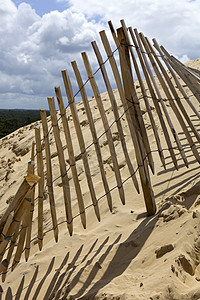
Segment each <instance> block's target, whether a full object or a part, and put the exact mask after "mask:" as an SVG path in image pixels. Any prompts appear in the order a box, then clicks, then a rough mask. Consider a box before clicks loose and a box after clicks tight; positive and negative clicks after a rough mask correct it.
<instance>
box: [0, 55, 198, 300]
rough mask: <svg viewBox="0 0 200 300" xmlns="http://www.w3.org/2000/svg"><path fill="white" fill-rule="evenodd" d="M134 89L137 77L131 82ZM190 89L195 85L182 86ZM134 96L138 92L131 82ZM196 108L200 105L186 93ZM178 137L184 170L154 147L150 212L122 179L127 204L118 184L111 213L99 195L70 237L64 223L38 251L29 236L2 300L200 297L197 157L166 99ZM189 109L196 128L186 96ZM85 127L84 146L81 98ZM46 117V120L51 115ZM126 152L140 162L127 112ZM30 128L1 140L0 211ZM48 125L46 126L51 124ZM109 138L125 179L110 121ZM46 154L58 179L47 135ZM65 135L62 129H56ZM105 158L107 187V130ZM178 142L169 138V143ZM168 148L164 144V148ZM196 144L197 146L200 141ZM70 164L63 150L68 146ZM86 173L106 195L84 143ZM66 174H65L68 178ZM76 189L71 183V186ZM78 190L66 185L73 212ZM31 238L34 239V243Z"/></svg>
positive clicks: (18, 175) (25, 156) (20, 171)
mask: <svg viewBox="0 0 200 300" xmlns="http://www.w3.org/2000/svg"><path fill="white" fill-rule="evenodd" d="M187 65H189V66H191V67H192V68H196V69H200V64H199V59H197V60H194V61H190V62H188V64H187ZM135 85H136V86H137V83H135ZM185 89H186V91H187V92H188V94H191V92H190V91H189V90H188V88H187V87H185ZM137 92H138V95H140V94H141V91H140V88H137ZM114 94H115V96H116V99H117V101H118V109H119V112H120V115H121V114H122V113H123V109H122V105H121V102H120V100H119V95H118V91H117V90H115V91H114ZM102 99H103V104H104V107H105V110H106V114H107V117H108V119H109V122H110V123H111V122H112V120H113V112H112V111H111V106H110V101H109V98H108V95H107V93H104V94H102ZM191 99H192V101H193V103H195V106H196V108H197V109H198V110H199V103H198V102H197V100H195V98H194V97H192V98H191ZM89 103H90V106H91V109H92V113H93V116H94V120H95V126H96V128H97V133H98V136H100V135H101V134H102V133H103V131H104V129H103V127H102V121H101V119H100V117H99V114H98V111H97V109H96V101H95V99H94V98H93V99H91V100H90V102H89ZM150 104H151V109H152V112H153V115H154V118H155V121H156V124H157V126H158V131H159V133H160V136H161V139H162V140H161V142H162V143H163V145H164V144H165V142H164V137H163V133H162V130H161V128H160V125H159V124H158V117H157V115H156V112H155V109H154V106H153V104H152V103H150ZM166 105H167V107H168V111H169V113H170V117H171V118H172V120H173V122H174V124H175V126H176V130H177V132H178V134H179V138H180V140H181V142H182V144H183V146H184V149H185V153H186V157H187V159H188V161H189V168H186V167H185V165H184V164H183V161H182V160H181V157H180V154H179V153H178V151H176V157H177V160H178V165H179V170H178V171H177V170H175V168H174V165H173V163H172V161H171V157H170V156H169V153H168V151H167V150H164V156H165V157H166V170H164V168H163V167H162V165H161V162H160V159H159V156H158V153H157V151H154V152H153V158H154V161H155V170H156V173H155V175H152V174H151V180H152V186H153V190H154V194H155V199H156V204H157V212H156V214H155V215H154V216H151V217H147V215H146V209H145V204H144V200H143V195H142V193H140V194H137V191H136V189H135V187H134V185H133V182H132V180H131V179H129V180H127V182H126V183H125V184H124V189H125V195H126V205H125V206H123V205H122V203H121V201H120V198H119V194H118V190H117V189H114V190H113V191H112V200H113V211H112V213H110V212H109V208H108V205H107V202H106V198H105V197H104V198H102V199H101V201H99V207H100V214H101V222H100V223H99V222H98V220H97V218H96V216H95V214H94V211H93V208H92V207H91V208H88V209H87V210H86V218H87V229H86V230H84V229H83V228H82V226H81V222H80V218H78V217H77V218H76V219H75V220H74V234H73V236H72V237H70V236H69V234H68V230H67V226H66V224H61V225H59V241H58V243H55V241H54V238H53V231H52V230H51V231H49V232H47V233H46V234H45V237H44V247H43V249H42V251H41V252H40V251H39V250H38V245H37V243H36V242H35V243H34V241H33V245H32V248H31V254H30V258H29V261H28V262H27V263H26V262H25V259H24V256H23V258H22V260H21V262H20V263H19V264H18V266H17V267H16V268H15V269H14V271H13V272H9V273H8V275H7V278H6V281H5V283H2V288H3V290H4V292H3V296H2V299H11V295H12V296H13V297H15V299H102V300H103V299H113V300H114V299H134V300H137V299H138V300H142V299H144V300H146V299H151V300H157V299H159V300H164V299H177V300H178V299H181V300H188V299H200V288H199V284H200V283H199V281H200V222H199V220H200V183H199V164H198V162H197V161H196V159H195V158H194V156H193V153H192V151H191V150H190V147H189V146H188V144H187V141H186V138H185V136H184V134H183V133H182V131H181V129H180V125H179V124H178V121H177V120H176V117H175V115H174V114H173V112H172V110H171V108H170V107H169V104H168V102H166ZM184 105H185V107H186V109H187V112H188V114H189V116H190V118H191V119H192V121H193V123H194V124H195V126H196V128H197V129H199V120H198V119H197V117H195V116H194V113H193V112H192V111H191V109H190V107H189V106H188V105H187V104H186V103H185V102H184ZM77 109H78V114H79V118H80V123H81V128H82V132H83V135H84V139H85V141H86V146H89V145H90V143H91V140H92V138H91V133H90V131H89V125H88V122H87V119H86V115H85V110H84V107H83V103H82V102H80V103H77ZM141 109H142V113H143V118H144V120H145V126H146V129H147V132H148V136H149V140H150V142H151V147H152V150H155V149H156V143H155V139H154V136H153V131H152V128H151V123H150V121H149V118H148V115H147V112H146V108H145V105H144V104H143V103H142V100H141ZM67 113H68V120H69V124H70V130H71V134H72V139H73V143H74V149H75V156H76V163H77V169H78V176H79V181H80V185H81V188H82V192H83V198H84V202H85V205H89V204H90V203H91V202H90V201H91V200H90V197H89V192H88V187H87V184H86V179H85V174H84V170H83V166H82V162H81V160H80V157H79V153H80V149H79V146H78V141H77V137H76V133H75V130H74V128H73V123H72V120H71V115H70V113H69V111H68V112H67ZM49 120H50V119H49ZM122 124H123V129H124V134H125V140H126V144H127V147H128V150H129V155H130V157H131V160H132V162H133V165H134V168H135V169H136V167H137V166H136V161H135V153H134V150H133V146H132V142H131V138H130V134H129V131H128V127H127V123H126V120H125V118H124V119H123V118H122ZM35 125H40V122H39V121H38V122H37V123H36V124H31V125H28V126H26V127H24V128H21V129H19V130H17V131H15V132H14V133H12V134H10V135H9V136H7V137H5V138H3V139H2V140H0V200H1V211H0V213H1V214H2V213H3V212H4V211H5V209H6V208H7V206H8V205H9V203H10V201H11V200H12V197H13V196H14V195H15V193H16V190H17V188H18V187H19V185H20V183H21V182H22V180H23V177H24V175H25V172H26V166H27V162H28V161H29V160H30V149H31V143H32V141H33V140H34V127H35ZM49 126H50V123H49ZM112 134H113V137H114V138H113V139H114V144H115V147H116V152H117V158H118V161H119V166H120V172H121V175H122V178H123V180H125V179H126V178H127V177H128V176H129V172H128V168H127V166H126V162H125V158H124V155H123V152H122V150H121V145H120V142H119V136H118V131H117V127H116V125H114V126H113V127H112ZM50 137H51V139H50V142H51V149H52V153H51V157H52V166H53V174H54V177H55V178H56V176H59V174H60V173H59V166H58V158H57V152H56V148H55V143H54V139H53V135H52V134H51V136H50ZM61 138H62V140H63V141H64V133H63V129H62V126H61ZM100 146H101V150H102V156H103V162H104V166H105V170H106V175H107V177H108V181H109V185H110V187H114V186H115V185H116V182H115V177H114V172H113V166H112V162H111V159H110V155H109V151H108V145H107V140H106V137H105V135H103V136H102V138H101V139H100ZM174 146H175V145H174ZM163 148H165V147H163ZM197 148H198V149H200V147H199V145H198V144H197ZM64 149H65V150H64V151H65V155H66V164H68V163H69V161H68V154H67V151H66V147H64ZM88 158H89V162H90V168H91V176H92V180H93V182H94V185H95V190H96V193H97V195H98V197H100V196H101V195H102V182H101V177H100V172H99V170H98V164H97V159H96V154H95V149H94V146H91V147H90V148H88ZM71 179H72V174H71V173H69V180H70V182H71V184H72V180H71ZM72 186H73V184H72ZM54 191H55V195H56V199H55V200H56V211H57V214H58V222H62V221H63V220H64V219H65V213H64V208H63V199H62V198H63V194H62V184H61V180H60V179H58V180H57V181H55V187H54ZM75 200H76V194H75V191H74V190H73V188H72V203H74V204H73V212H74V213H77V212H78V208H77V204H76V201H75ZM36 227H37V215H36V214H34V220H33V234H34V236H33V237H36V235H37V232H36ZM51 227H52V225H51V218H50V213H49V203H48V199H46V200H44V231H48V230H49V229H51ZM35 241H36V240H35Z"/></svg>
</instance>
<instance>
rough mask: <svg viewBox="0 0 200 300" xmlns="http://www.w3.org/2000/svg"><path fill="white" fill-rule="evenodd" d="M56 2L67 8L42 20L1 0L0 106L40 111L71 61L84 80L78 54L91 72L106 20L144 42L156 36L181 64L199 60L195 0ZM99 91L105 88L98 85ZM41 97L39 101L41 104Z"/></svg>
mask: <svg viewBox="0 0 200 300" xmlns="http://www.w3.org/2000/svg"><path fill="white" fill-rule="evenodd" d="M57 2H60V3H61V2H66V3H67V7H68V9H66V10H64V11H62V12H58V11H56V10H55V11H52V12H50V13H47V14H44V15H43V16H42V17H41V16H39V15H37V13H36V12H35V10H34V9H33V8H32V7H31V6H30V5H29V4H28V3H25V2H24V3H21V4H20V5H19V6H18V7H16V6H15V4H14V3H13V2H12V1H11V0H6V1H5V0H0V40H1V43H0V76H1V81H0V107H1V108H3V107H8V103H9V105H12V103H13V105H14V104H15V106H16V98H17V99H18V107H23V108H24V107H29V108H30V107H31V105H32V107H33V108H34V107H37V108H40V107H43V103H44V102H45V100H46V97H47V96H51V95H53V94H54V91H53V88H54V86H55V85H62V79H61V73H60V71H61V70H62V69H65V68H67V69H69V70H71V66H70V61H71V60H77V61H78V63H79V66H80V69H81V73H83V79H84V80H86V79H87V75H86V72H85V71H84V67H83V62H82V60H81V56H80V53H81V52H83V51H87V52H88V53H89V58H90V61H91V64H92V67H93V70H95V69H96V68H97V62H96V59H95V57H94V54H93V51H92V48H91V45H90V42H91V41H93V40H96V41H97V42H98V41H99V34H98V32H99V31H100V30H103V29H106V30H107V32H108V34H109V29H108V26H107V21H108V20H110V19H111V20H112V21H113V24H114V26H115V28H117V27H119V26H120V22H119V21H120V19H125V21H126V24H127V25H128V26H132V27H133V28H134V27H137V28H138V30H139V31H142V32H144V34H145V35H147V36H148V37H149V38H153V37H156V39H157V40H158V41H159V43H160V44H163V45H164V46H165V47H166V48H167V50H168V51H169V52H170V53H172V54H174V55H176V57H179V58H181V59H182V61H184V62H185V61H186V60H188V59H194V58H197V57H198V56H199V48H200V41H199V39H198V38H197V37H198V36H199V28H200V19H199V7H200V0H196V1H188V0H177V1H174V0H165V1H159V0H154V1H152V0H135V1H127V0H121V1H118V2H117V3H116V1H115V0H110V1H109V3H108V1H107V0H101V1H98V2H96V3H95V5H94V1H91V0H86V1H82V0H76V1H72V0H69V1H67V0H57ZM41 5H42V4H41ZM98 44H99V45H101V44H100V43H98ZM104 55H105V54H104ZM104 58H105V56H104ZM70 72H71V71H70ZM70 74H71V73H70ZM72 82H73V83H74V80H73V79H72ZM74 89H75V91H76V90H77V86H76V87H74ZM100 90H101V91H103V90H105V87H104V85H103V83H101V84H100ZM90 94H91V92H90ZM6 95H7V96H6ZM34 97H35V98H34ZM6 99H8V101H5V100H6ZM33 99H37V100H33ZM41 99H44V100H43V102H41V105H40V104H38V103H40V101H42V100H41Z"/></svg>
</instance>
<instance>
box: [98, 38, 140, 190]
mask: <svg viewBox="0 0 200 300" xmlns="http://www.w3.org/2000/svg"><path fill="white" fill-rule="evenodd" d="M92 47H93V49H94V52H95V54H96V57H97V60H98V63H99V66H100V68H101V73H102V75H103V79H104V82H105V85H106V88H107V91H108V95H109V98H110V102H111V105H112V109H113V113H114V117H115V122H116V124H117V129H118V133H119V137H120V141H121V145H122V149H123V152H124V156H125V159H126V163H127V165H128V168H129V172H130V174H131V175H132V174H133V175H132V179H133V183H134V185H135V188H136V190H137V192H138V193H139V186H138V182H137V178H136V176H135V171H134V169H133V166H132V163H131V160H130V157H129V154H128V150H127V146H126V142H125V138H124V133H123V129H122V124H121V120H120V117H119V112H118V107H117V103H116V99H115V96H114V93H113V91H112V87H111V84H110V81H109V78H108V75H107V71H106V68H105V65H104V64H103V59H102V56H101V53H100V51H99V48H98V46H97V44H96V42H92Z"/></svg>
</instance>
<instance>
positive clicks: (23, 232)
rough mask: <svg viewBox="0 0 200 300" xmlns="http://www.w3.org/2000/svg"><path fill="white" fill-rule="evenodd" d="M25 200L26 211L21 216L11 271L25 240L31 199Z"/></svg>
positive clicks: (19, 257)
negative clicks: (26, 203)
mask: <svg viewBox="0 0 200 300" xmlns="http://www.w3.org/2000/svg"><path fill="white" fill-rule="evenodd" d="M27 200H28V202H29V206H28V207H27V211H26V212H25V213H24V215H23V218H22V228H21V232H20V236H19V241H18V245H17V249H16V253H15V256H14V259H13V263H12V271H13V270H14V268H15V267H16V266H17V264H18V263H19V262H20V259H21V256H22V251H23V247H24V241H25V237H26V230H27V226H28V218H29V213H30V209H31V200H32V199H30V198H28V199H27Z"/></svg>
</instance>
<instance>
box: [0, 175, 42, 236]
mask: <svg viewBox="0 0 200 300" xmlns="http://www.w3.org/2000/svg"><path fill="white" fill-rule="evenodd" d="M38 180H39V177H38V176H36V175H33V176H32V175H31V176H26V177H25V178H24V180H23V182H22V184H21V185H20V187H19V189H18V191H17V193H16V195H15V197H14V199H13V200H12V202H11V204H10V205H9V206H8V208H7V210H6V211H5V213H4V214H3V216H2V217H1V220H0V232H1V231H2V228H3V226H4V224H5V222H6V220H7V218H8V216H9V214H10V213H11V212H12V211H16V209H17V208H18V207H19V206H20V204H21V203H22V201H23V199H24V197H25V196H26V194H27V192H28V191H29V190H30V189H33V188H34V186H35V185H36V183H37V182H38Z"/></svg>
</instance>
